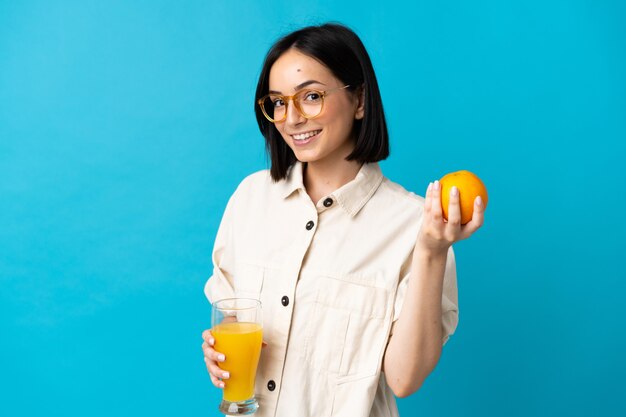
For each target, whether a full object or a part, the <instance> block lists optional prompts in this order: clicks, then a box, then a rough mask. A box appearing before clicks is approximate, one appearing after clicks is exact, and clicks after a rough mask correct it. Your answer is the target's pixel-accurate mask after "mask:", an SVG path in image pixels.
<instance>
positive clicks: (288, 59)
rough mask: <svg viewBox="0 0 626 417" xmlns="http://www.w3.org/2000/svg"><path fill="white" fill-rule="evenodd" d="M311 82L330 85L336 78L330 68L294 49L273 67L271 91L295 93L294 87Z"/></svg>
mask: <svg viewBox="0 0 626 417" xmlns="http://www.w3.org/2000/svg"><path fill="white" fill-rule="evenodd" d="M309 80H316V81H320V82H322V83H324V84H326V85H330V84H333V83H334V81H335V77H334V76H333V74H332V72H330V70H329V69H328V67H326V66H325V65H323V64H322V63H320V62H319V61H317V60H316V59H315V58H312V57H310V56H308V55H305V54H303V53H302V52H300V51H298V50H296V49H293V48H292V49H289V50H288V51H287V52H285V53H284V54H282V55H281V56H280V57H279V58H278V59H277V60H276V62H274V65H272V68H271V69H270V76H269V89H270V90H274V91H280V92H282V93H285V94H288V93H289V92H293V91H294V87H296V86H297V85H299V84H302V83H303V82H305V81H309Z"/></svg>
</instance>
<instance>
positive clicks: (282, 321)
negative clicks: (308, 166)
mask: <svg viewBox="0 0 626 417" xmlns="http://www.w3.org/2000/svg"><path fill="white" fill-rule="evenodd" d="M302 174H303V164H302V163H300V162H296V164H295V165H293V166H292V167H291V168H290V170H289V173H288V177H287V178H286V179H284V180H281V181H279V182H273V180H272V179H271V177H270V174H269V171H268V170H265V171H260V172H257V173H254V174H252V175H250V176H248V177H247V178H245V179H244V180H243V181H242V182H241V184H240V185H239V187H238V188H237V190H236V191H235V193H234V194H233V196H232V197H231V198H230V200H229V202H228V205H227V207H226V210H225V212H224V216H223V218H222V222H221V224H220V228H219V230H218V233H217V237H216V240H215V247H214V251H213V264H214V270H213V276H212V277H211V278H209V280H208V281H207V283H206V286H205V294H206V296H207V297H208V299H209V300H210V301H215V300H219V299H222V298H231V297H251V298H257V299H260V300H261V302H262V306H263V339H264V340H265V341H266V342H267V343H268V346H267V347H265V348H264V349H263V350H262V353H261V359H260V361H259V368H258V371H257V377H256V387H255V393H256V397H257V399H258V401H259V410H258V411H257V413H256V414H255V415H256V416H258V417H270V416H272V417H273V416H277V417H321V416H337V417H339V416H343V417H368V416H369V417H395V416H398V410H397V406H396V402H395V397H394V395H393V392H392V391H391V389H390V388H389V387H388V385H387V383H386V380H385V377H384V374H383V373H382V372H381V366H382V361H383V356H384V352H385V348H386V346H387V343H388V341H389V337H390V335H391V334H392V333H393V324H394V322H395V321H396V320H397V319H398V318H399V315H400V311H401V308H402V303H403V301H404V296H405V293H406V290H407V287H408V280H409V279H410V272H411V271H410V268H411V259H412V252H413V248H414V245H415V241H416V238H417V234H418V231H419V227H420V224H421V221H422V213H423V206H424V200H423V198H422V197H419V196H417V195H415V194H413V193H410V192H408V191H406V190H405V189H404V188H402V187H401V186H400V185H398V184H396V183H393V182H391V181H390V180H388V179H387V178H385V177H384V176H383V175H382V173H381V171H380V168H379V166H378V164H377V163H371V164H364V165H363V166H362V167H361V169H360V171H359V173H358V174H357V176H356V178H355V179H354V180H352V181H351V182H349V183H347V184H345V185H344V186H342V187H341V188H339V189H337V190H336V191H334V192H332V193H331V194H329V195H328V196H325V197H324V198H322V199H320V201H319V202H317V204H314V203H313V202H312V201H311V199H310V197H309V196H308V195H307V193H306V190H305V188H304V184H303V178H302ZM442 312H443V317H442V322H443V335H444V340H443V342H445V341H446V340H447V339H448V337H449V335H450V334H452V333H453V332H454V329H455V328H456V325H457V322H458V307H457V285H456V270H455V264H454V256H453V253H452V251H450V254H449V256H448V263H447V266H446V272H445V277H444V286H443V297H442ZM225 382H226V383H227V384H228V381H225Z"/></svg>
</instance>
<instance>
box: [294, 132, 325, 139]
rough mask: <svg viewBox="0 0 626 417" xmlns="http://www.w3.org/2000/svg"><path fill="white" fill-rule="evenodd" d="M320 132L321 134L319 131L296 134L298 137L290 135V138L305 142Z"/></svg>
mask: <svg viewBox="0 0 626 417" xmlns="http://www.w3.org/2000/svg"><path fill="white" fill-rule="evenodd" d="M320 132H321V130H314V131H312V132H306V133H301V134H298V135H291V136H292V137H293V138H294V139H295V140H305V139H308V138H310V137H311V136H315V135H317V134H318V133H320Z"/></svg>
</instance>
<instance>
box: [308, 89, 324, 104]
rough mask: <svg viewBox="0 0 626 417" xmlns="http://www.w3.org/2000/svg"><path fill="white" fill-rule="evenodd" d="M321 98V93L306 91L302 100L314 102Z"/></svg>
mask: <svg viewBox="0 0 626 417" xmlns="http://www.w3.org/2000/svg"><path fill="white" fill-rule="evenodd" d="M321 99H322V95H321V94H320V93H319V92H318V91H307V92H306V93H304V101H306V102H310V103H315V102H317V101H320V100H321Z"/></svg>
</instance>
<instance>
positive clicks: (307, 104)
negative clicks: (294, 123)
mask: <svg viewBox="0 0 626 417" xmlns="http://www.w3.org/2000/svg"><path fill="white" fill-rule="evenodd" d="M287 100H288V99H285V97H283V96H280V95H274V94H271V95H269V96H268V97H266V98H265V100H264V101H263V109H264V110H265V113H267V115H268V116H269V117H271V118H272V120H282V119H284V118H285V115H286V112H287V105H288V104H287ZM293 101H294V105H295V107H296V109H297V110H299V111H300V113H301V114H302V115H303V116H304V117H315V116H317V115H319V114H320V112H321V111H322V104H323V101H324V98H323V96H322V93H321V92H319V91H316V90H303V91H300V92H298V93H297V94H296V95H295V97H294V98H293Z"/></svg>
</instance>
